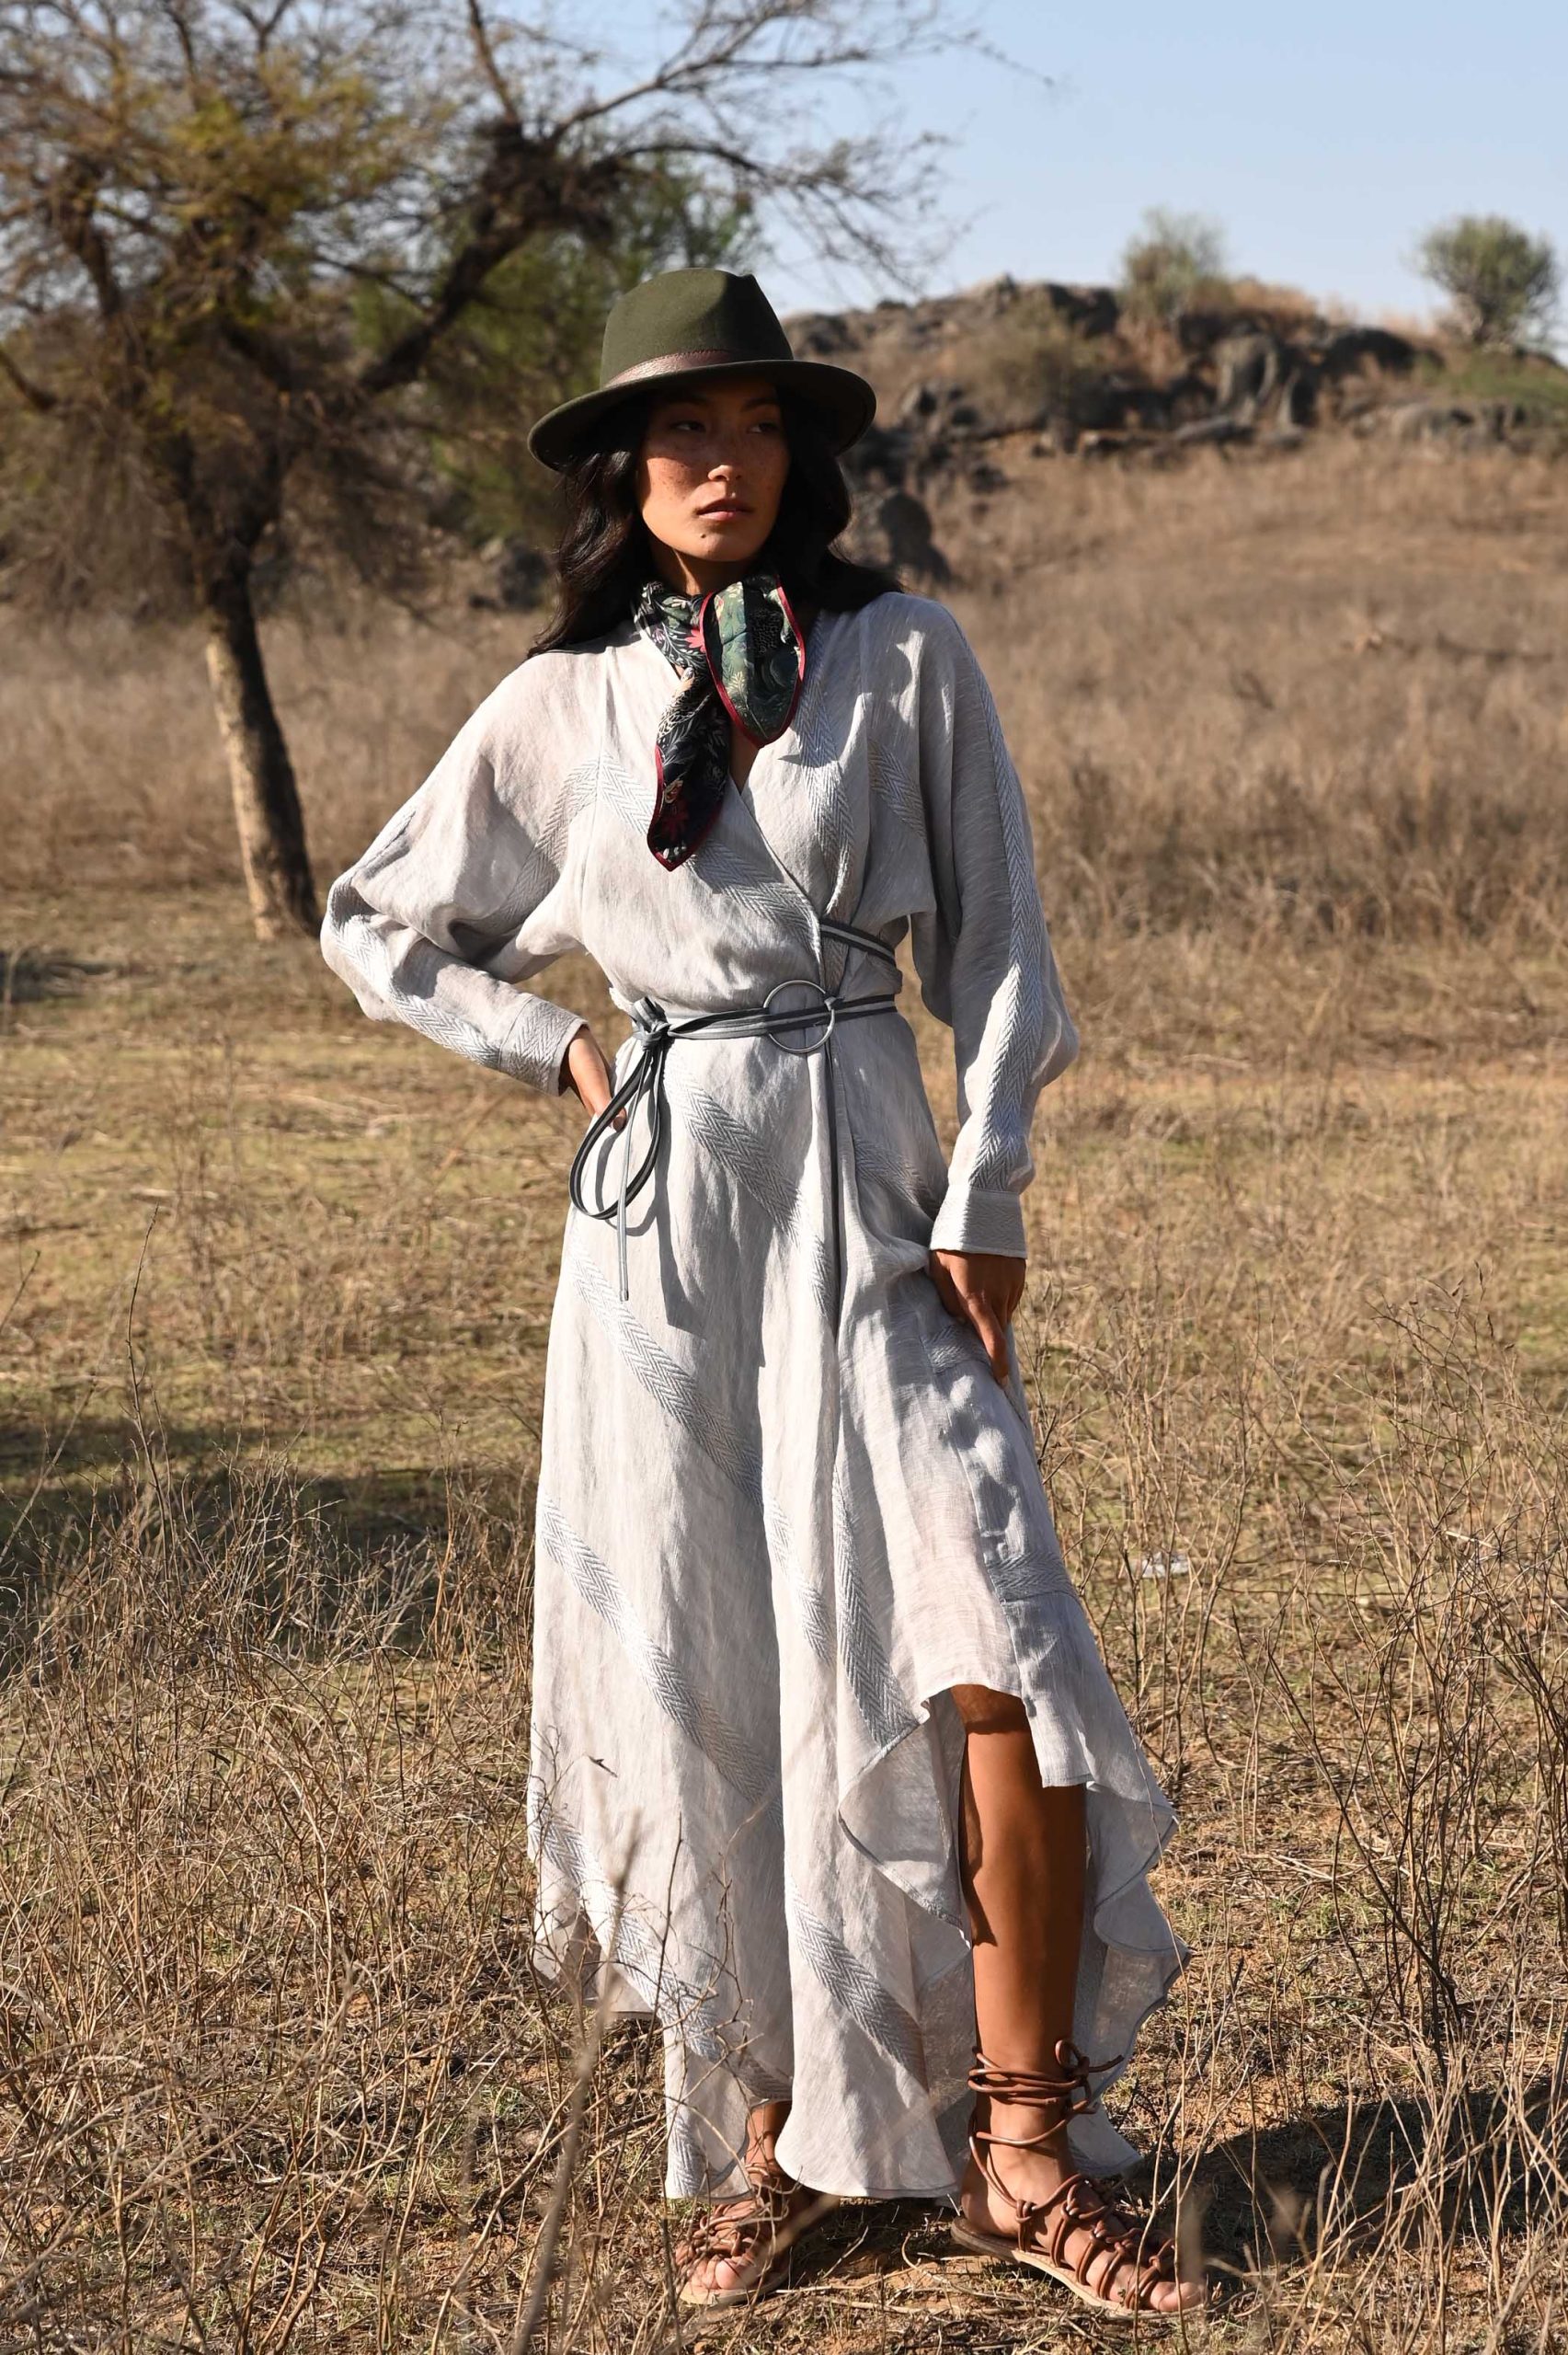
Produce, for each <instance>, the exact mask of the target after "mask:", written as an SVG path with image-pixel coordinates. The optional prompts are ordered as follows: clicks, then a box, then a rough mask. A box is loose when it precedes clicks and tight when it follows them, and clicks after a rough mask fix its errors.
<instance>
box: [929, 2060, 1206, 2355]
mask: <svg viewBox="0 0 1568 2355" xmlns="http://www.w3.org/2000/svg"><path fill="white" fill-rule="evenodd" d="M1120 2057H1121V2056H1120V2054H1119V2053H1118V2054H1117V2056H1116V2059H1117V2060H1119V2059H1120ZM1056 2058H1057V2066H1058V2068H1059V2071H1060V2073H1061V2074H1060V2075H1059V2076H1054V2077H1053V2076H1049V2075H1047V2074H1044V2073H1043V2072H1041V2071H1037V2070H1033V2069H1003V2068H1000V2067H998V2065H997V2064H996V2063H995V2062H991V2061H988V2060H987V2059H986V2057H985V2055H984V2053H977V2055H976V2059H975V2066H974V2068H973V2069H971V2071H970V2072H969V2089H970V2091H971V2092H972V2093H975V2094H978V2095H981V2096H984V2097H987V2098H988V2099H990V2100H991V2101H1004V2102H1027V2103H1028V2104H1030V2106H1031V2107H1035V2108H1041V2109H1044V2110H1048V2111H1052V2112H1054V2113H1055V2115H1054V2116H1052V2117H1051V2118H1049V2119H1048V2120H1047V2123H1046V2124H1045V2125H1044V2126H1042V2127H1041V2128H1040V2130H1039V2131H1038V2132H1037V2133H1034V2134H998V2133H996V2132H994V2131H993V2130H992V2129H991V2128H990V2126H989V2125H988V2126H976V2127H972V2128H971V2130H970V2133H969V2149H970V2151H971V2152H972V2154H973V2155H974V2161H975V2165H977V2166H978V2167H979V2171H980V2173H981V2175H982V2176H984V2177H985V2179H986V2181H987V2183H988V2184H989V2185H990V2188H991V2189H992V2191H994V2192H995V2193H996V2195H997V2197H998V2199H1000V2200H1003V2201H1004V2202H1005V2203H1006V2205H1007V2206H1008V2207H1009V2208H1011V2209H1012V2211H1013V2215H1014V2217H1015V2218H1016V2219H1017V2222H1016V2223H1015V2225H1014V2228H1013V2237H1012V2239H1008V2238H1007V2236H1006V2235H1005V2234H1001V2233H987V2232H982V2231H981V2230H980V2228H979V2225H977V2224H971V2223H969V2221H968V2219H967V2217H966V2216H963V2215H960V2216H959V2217H957V2218H956V2221H955V2222H954V2223H953V2225H952V2227H951V2232H952V2237H953V2240H954V2241H955V2243H956V2246H958V2247H960V2248H964V2249H969V2250H972V2251H974V2252H975V2253H976V2254H977V2255H979V2256H983V2257H1011V2258H1012V2259H1013V2261H1014V2262H1015V2263H1016V2264H1019V2265H1027V2266H1032V2267H1033V2268H1034V2269H1035V2271H1036V2272H1037V2273H1047V2274H1049V2276H1050V2278H1051V2280H1053V2281H1059V2282H1060V2283H1061V2285H1062V2287H1063V2288H1064V2289H1065V2290H1070V2291H1071V2292H1072V2294H1073V2296H1074V2297H1075V2298H1081V2299H1082V2301H1083V2303H1084V2304H1085V2305H1088V2306H1093V2307H1094V2308H1095V2309H1096V2310H1097V2311H1098V2312H1099V2313H1101V2314H1107V2315H1120V2316H1121V2317H1122V2318H1123V2319H1124V2320H1125V2321H1128V2322H1131V2321H1133V2320H1135V2319H1137V2320H1143V2321H1148V2320H1150V2319H1153V2320H1166V2321H1169V2320H1173V2319H1174V2316H1175V2315H1177V2314H1191V2313H1193V2312H1195V2311H1196V2305H1197V2302H1196V2301H1195V2302H1194V2303H1193V2304H1191V2305H1187V2306H1179V2307H1172V2308H1170V2309H1162V2308H1161V2307H1157V2306H1151V2305H1150V2303H1148V2301H1149V2297H1150V2292H1152V2291H1153V2290H1155V2289H1156V2288H1158V2286H1159V2285H1160V2284H1161V2283H1162V2282H1163V2281H1175V2280H1178V2279H1179V2278H1180V2277H1179V2275H1178V2273H1177V2270H1176V2246H1175V2243H1174V2242H1173V2240H1171V2239H1170V2238H1169V2237H1164V2238H1162V2239H1159V2240H1153V2241H1151V2240H1150V2229H1151V2220H1150V2218H1149V2217H1147V2216H1140V2215H1139V2213H1138V2211H1136V2209H1134V2208H1133V2207H1132V2206H1131V2205H1130V2203H1129V2201H1128V2200H1127V2195H1126V2193H1125V2192H1124V2190H1123V2189H1122V2187H1121V2185H1120V2183H1119V2181H1118V2180H1117V2178H1116V2177H1114V2176H1104V2177H1102V2176H1090V2175H1082V2174H1080V2175H1070V2176H1067V2177H1065V2178H1064V2179H1063V2181H1062V2182H1061V2183H1059V2185H1058V2186H1057V2188H1056V2189H1055V2190H1054V2191H1053V2192H1050V2193H1048V2194H1047V2197H1046V2198H1045V2199H1044V2200H1018V2199H1015V2198H1014V2197H1013V2193H1012V2192H1011V2191H1009V2189H1008V2188H1007V2186H1006V2185H1005V2184H1004V2183H1003V2182H1002V2181H1001V2178H1000V2177H998V2175H997V2172H996V2165H995V2162H994V2160H993V2158H992V2156H991V2152H992V2149H993V2148H994V2147H1004V2148H1007V2149H1010V2150H1016V2151H1037V2150H1043V2149H1044V2148H1045V2147H1046V2145H1047V2143H1051V2142H1056V2141H1057V2140H1058V2138H1059V2136H1060V2133H1061V2130H1062V2128H1063V2127H1064V2126H1065V2125H1066V2124H1067V2121H1068V2119H1070V2118H1076V2117H1079V2116H1080V2115H1082V2113H1083V2112H1084V2111H1086V2110H1091V2109H1093V2107H1094V2102H1095V2096H1094V2095H1093V2093H1092V2092H1091V2091H1090V2087H1089V2080H1090V2078H1091V2077H1092V2076H1097V2075H1099V2074H1102V2072H1104V2070H1106V2069H1111V2068H1114V2067H1115V2066H1116V2062H1115V2061H1088V2060H1085V2058H1084V2056H1083V2054H1082V2052H1080V2051H1079V2050H1078V2047H1077V2046H1076V2045H1075V2044H1072V2043H1070V2042H1069V2041H1068V2039H1066V2038H1065V2037H1064V2038H1063V2039H1061V2040H1060V2042H1059V2044H1058V2045H1057V2048H1056ZM982 2145H983V2146H984V2147H983V2149H982V2147H981V2146H982ZM1077 2232H1082V2234H1085V2235H1086V2237H1085V2240H1084V2245H1083V2248H1082V2253H1081V2254H1080V2255H1079V2257H1077V2258H1076V2259H1075V2260H1074V2261H1073V2262H1072V2263H1069V2262H1068V2260H1067V2259H1066V2257H1064V2256H1063V2254H1062V2252H1063V2250H1064V2249H1065V2248H1066V2246H1067V2244H1068V2242H1069V2240H1070V2238H1071V2237H1072V2234H1074V2233H1077ZM1101 2257H1109V2258H1110V2259H1111V2262H1110V2264H1109V2265H1107V2266H1106V2267H1105V2269H1104V2273H1103V2274H1102V2276H1101V2282H1100V2285H1097V2286H1096V2287H1094V2288H1091V2287H1090V2284H1089V2278H1088V2277H1089V2275H1090V2273H1091V2272H1093V2269H1094V2266H1095V2264H1096V2262H1097V2261H1098V2260H1099V2259H1100V2258H1101ZM1129 2267H1130V2268H1131V2269H1132V2274H1133V2280H1132V2282H1131V2285H1130V2287H1131V2292H1132V2294H1131V2296H1130V2297H1129V2298H1110V2297H1107V2296H1106V2295H1105V2290H1106V2289H1107V2288H1110V2287H1113V2286H1114V2285H1115V2283H1116V2279H1117V2276H1118V2275H1119V2274H1121V2273H1122V2272H1123V2270H1124V2269H1127V2268H1129ZM1205 2302H1206V2303H1207V2292H1206V2300H1205Z"/></svg>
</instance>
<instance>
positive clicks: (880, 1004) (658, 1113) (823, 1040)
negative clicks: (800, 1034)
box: [567, 916, 898, 1316]
mask: <svg viewBox="0 0 1568 2355" xmlns="http://www.w3.org/2000/svg"><path fill="white" fill-rule="evenodd" d="M818 926H819V929H820V930H821V931H823V932H825V933H828V934H830V935H831V936H833V937H835V938H837V939H841V940H844V941H846V942H851V943H853V944H854V945H855V946H856V947H859V948H867V949H870V950H872V951H873V952H874V953H875V954H876V956H878V957H881V958H882V959H884V960H885V961H886V962H887V964H889V965H891V966H892V967H893V969H894V971H897V970H898V959H897V958H896V957H895V956H894V954H893V951H892V950H891V949H890V948H888V946H887V942H886V941H884V940H879V939H878V938H877V936H876V934H875V933H873V932H863V931H861V930H860V929H859V927H858V926H856V925H846V924H840V923H838V922H837V921H836V920H834V919H833V918H831V917H828V916H822V917H819V918H818ZM785 989H809V990H815V991H816V993H817V994H818V999H819V1001H820V1003H819V1004H818V1005H812V1006H806V1007H803V1008H801V1009H800V1010H798V1011H797V1012H795V1013H793V1014H787V1013H784V1012H782V1011H780V1012H775V1011H774V1010H773V999H774V998H775V997H776V996H777V995H778V994H779V992H780V991H781V990H785ZM897 1003H898V996H897V993H896V992H887V991H877V992H876V993H875V994H872V995H870V996H862V997H846V996H845V995H844V994H842V992H841V991H839V990H830V989H828V988H827V987H826V985H825V984H824V983H823V982H822V981H821V980H820V979H819V978H818V975H816V974H815V973H807V974H802V975H801V976H800V977H799V979H798V980H791V981H785V982H775V983H774V985H773V988H772V989H771V990H770V991H769V992H768V994H767V996H766V997H765V998H764V999H762V1000H761V1003H760V1004H756V1005H740V1006H734V1007H726V1008H725V1009H723V1010H722V1011H721V1012H719V1013H716V1014H693V1015H689V1016H687V1017H685V1019H684V1020H682V1021H679V1022H672V1021H671V1020H670V1017H669V1016H668V1015H667V1014H666V1013H665V1012H664V1010H663V1008H662V1007H661V1006H660V1005H658V1002H657V1001H656V1000H655V999H653V998H645V999H644V1000H643V1005H645V1006H647V1007H648V1008H650V1009H651V1013H650V1014H649V1015H648V1016H646V1017H645V1016H644V1014H643V1013H642V1011H641V1009H640V1008H639V1011H638V1013H637V1014H636V1015H635V1017H634V1020H633V1028H634V1033H635V1036H636V1037H637V1038H638V1039H639V1040H641V1042H642V1045H641V1051H640V1052H639V1053H638V1055H637V1058H636V1060H635V1063H633V1065H632V1068H631V1069H630V1071H629V1072H628V1073H627V1074H626V1076H625V1078H624V1080H623V1081H622V1082H621V1084H620V1086H618V1087H617V1088H616V1090H615V1092H614V1094H613V1095H612V1097H611V1098H610V1101H609V1102H608V1103H607V1104H606V1105H605V1107H604V1109H603V1110H602V1111H601V1112H597V1113H596V1114H595V1115H594V1118H593V1120H591V1121H590V1122H589V1126H588V1128H587V1130H586V1131H585V1132H584V1133H583V1136H582V1140H581V1142H580V1143H579V1144H578V1149H577V1151H576V1153H575V1154H574V1155H573V1156H572V1166H571V1172H570V1175H569V1177H567V1191H568V1192H569V1194H570V1196H571V1200H572V1206H573V1208H574V1209H576V1210H578V1211H581V1212H583V1214H584V1215H585V1216H586V1217H588V1218H612V1219H613V1220H614V1221H615V1246H616V1258H617V1260H618V1263H619V1269H620V1280H621V1298H622V1299H623V1300H627V1299H629V1298H630V1296H631V1288H630V1284H629V1282H628V1280H627V1269H626V1208H627V1205H628V1203H630V1202H633V1201H635V1200H636V1198H637V1196H638V1194H639V1193H641V1191H642V1189H643V1188H644V1187H645V1186H646V1185H647V1181H648V1179H649V1178H650V1177H652V1176H653V1172H654V1167H655V1165H656V1163H657V1162H658V1149H659V1145H660V1143H662V1141H663V1136H664V1102H665V1091H664V1065H665V1061H666V1058H667V1057H668V1055H669V1053H670V1048H671V1047H673V1046H674V1045H675V1044H676V1042H677V1041H678V1040H681V1039H692V1038H700V1037H704V1036H707V1037H717V1038H721V1039H772V1040H773V1044H774V1045H775V1046H777V1047H780V1048H782V1049H784V1051H785V1052H786V1053H789V1054H797V1055H814V1054H818V1053H820V1052H823V1051H826V1055H827V1063H828V1150H829V1159H830V1165H831V1169H832V1186H833V1300H834V1315H835V1316H836V1315H837V1314H838V1309H839V1305H840V1304H841V1298H842V1292H843V1231H842V1223H841V1215H840V1204H839V1195H840V1191H841V1185H840V1175H839V1132H838V1114H837V1107H836V1104H835V1101H834V1097H835V1094H836V1086H835V1081H834V1074H833V1055H832V1037H833V1031H834V1029H835V1028H836V1027H837V1025H838V1024H839V1023H840V1022H841V1021H853V1020H854V1019H856V1018H857V1017H861V1016H863V1015H868V1014H882V1013H886V1012H887V1010H888V1009H889V1008H890V1007H892V1006H894V1005H897ZM807 1025H809V1026H820V1027H821V1033H822V1035H821V1037H820V1038H818V1039H813V1040H808V1041H807V1043H806V1044H805V1045H804V1046H795V1045H791V1044H789V1043H788V1042H786V1041H785V1040H783V1039H781V1038H779V1037H778V1036H777V1033H778V1032H779V1031H780V1030H789V1029H799V1028H802V1027H803V1026H807ZM645 1096H647V1098H648V1142H647V1150H646V1152H645V1153H644V1155H643V1156H642V1159H641V1160H640V1161H639V1162H638V1164H637V1166H636V1169H635V1172H634V1170H633V1168H632V1130H633V1127H634V1125H635V1120H636V1117H637V1108H638V1106H639V1105H640V1104H641V1103H642V1100H643V1097H645ZM623 1110H624V1112H625V1115H626V1119H625V1124H624V1128H623V1130H622V1132H621V1175H620V1182H619V1184H618V1186H617V1188H616V1193H615V1200H613V1201H612V1202H609V1203H604V1204H602V1205H600V1204H595V1203H592V1202H589V1200H587V1198H586V1196H585V1194H584V1190H583V1177H584V1173H585V1171H586V1169H587V1167H588V1162H589V1155H591V1154H592V1152H593V1149H594V1147H595V1146H596V1145H597V1144H598V1143H599V1141H600V1139H601V1137H602V1136H603V1135H605V1133H606V1132H608V1131H609V1130H610V1129H611V1128H612V1126H613V1124H614V1120H615V1116H616V1114H617V1113H618V1112H620V1111H623Z"/></svg>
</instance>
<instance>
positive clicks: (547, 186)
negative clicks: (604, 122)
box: [357, 122, 624, 399]
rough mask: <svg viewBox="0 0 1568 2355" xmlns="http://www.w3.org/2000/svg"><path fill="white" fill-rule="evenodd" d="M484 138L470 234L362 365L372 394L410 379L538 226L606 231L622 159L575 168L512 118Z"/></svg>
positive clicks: (362, 388)
mask: <svg viewBox="0 0 1568 2355" xmlns="http://www.w3.org/2000/svg"><path fill="white" fill-rule="evenodd" d="M489 136H490V139H491V143H492V152H491V156H490V160H489V162H488V164H487V165H486V167H485V170H484V172H483V174H482V175H481V178H480V182H479V194H478V197H477V200H476V201H475V205H474V208H473V211H472V213H471V215H470V227H469V234H468V236H467V237H466V239H465V240H464V243H463V244H462V245H461V246H460V247H459V248H458V250H457V252H456V253H455V254H454V255H453V257H452V260H451V261H450V262H449V263H448V265H447V267H446V270H445V271H444V272H443V274H442V277H441V283H440V285H439V286H438V288H437V289H436V293H435V296H434V299H433V300H432V302H431V303H430V304H429V308H428V309H427V311H426V312H425V315H424V316H423V317H422V318H420V319H418V320H416V321H415V323H414V325H413V326H412V327H408V328H406V330H405V332H404V333H403V334H402V335H400V336H399V337H398V338H397V339H396V341H395V343H393V344H392V345H391V346H390V347H389V348H388V350H385V351H383V353H382V355H381V357H380V359H379V360H372V362H371V363H370V364H369V366H368V367H366V368H364V369H362V370H361V373H360V376H359V380H358V385H357V389H358V391H359V392H360V393H361V395H363V396H366V397H368V398H370V399H379V398H380V396H382V395H383V394H384V393H389V392H395V391H397V390H399V389H400V388H401V387H402V386H403V385H408V384H411V383H412V382H413V380H414V378H415V377H416V376H418V373H419V372H420V370H421V369H422V368H423V366H424V364H425V362H426V360H427V359H428V357H429V353H430V350H431V349H432V347H433V346H434V345H435V344H436V342H437V341H438V340H439V339H440V338H441V336H443V335H444V334H445V333H446V331H447V329H448V328H449V327H451V326H452V324H453V322H454V321H455V320H456V319H458V318H459V317H460V316H462V314H463V313H464V311H465V310H466V309H467V307H468V305H469V304H470V303H472V302H473V301H474V300H475V297H476V296H477V294H478V293H479V291H480V289H481V288H482V287H483V285H484V283H485V281H486V278H488V276H489V275H490V272H491V271H492V270H494V269H496V268H497V267H498V264H499V263H501V262H503V261H505V260H506V259H507V258H508V257H509V255H511V254H514V253H515V252H516V251H517V249H518V247H520V246H522V245H525V244H526V243H527V241H528V239H529V238H530V236H532V235H533V234H534V233H535V232H536V231H537V230H539V229H541V228H550V229H573V228H575V229H577V230H578V231H580V232H581V233H582V234H583V235H584V236H588V237H589V238H594V239H597V238H600V237H602V236H607V235H608V234H609V228H610V223H609V217H608V214H607V212H606V210H605V204H604V197H605V195H607V194H608V193H609V192H610V191H612V190H613V188H614V186H615V182H616V178H617V176H618V174H619V173H621V172H623V171H624V164H623V162H622V159H621V158H620V157H618V156H607V157H603V158H596V159H595V161H594V162H592V163H591V164H586V165H579V164H577V163H574V162H573V161H572V160H571V159H570V158H569V157H565V156H562V155H560V154H559V153H558V151H557V150H556V148H555V144H553V143H551V142H545V141H540V140H533V139H529V138H527V137H526V136H525V135H524V133H523V132H521V130H520V129H519V127H518V125H517V124H516V123H515V122H502V123H494V124H492V125H491V126H490V130H489Z"/></svg>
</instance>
